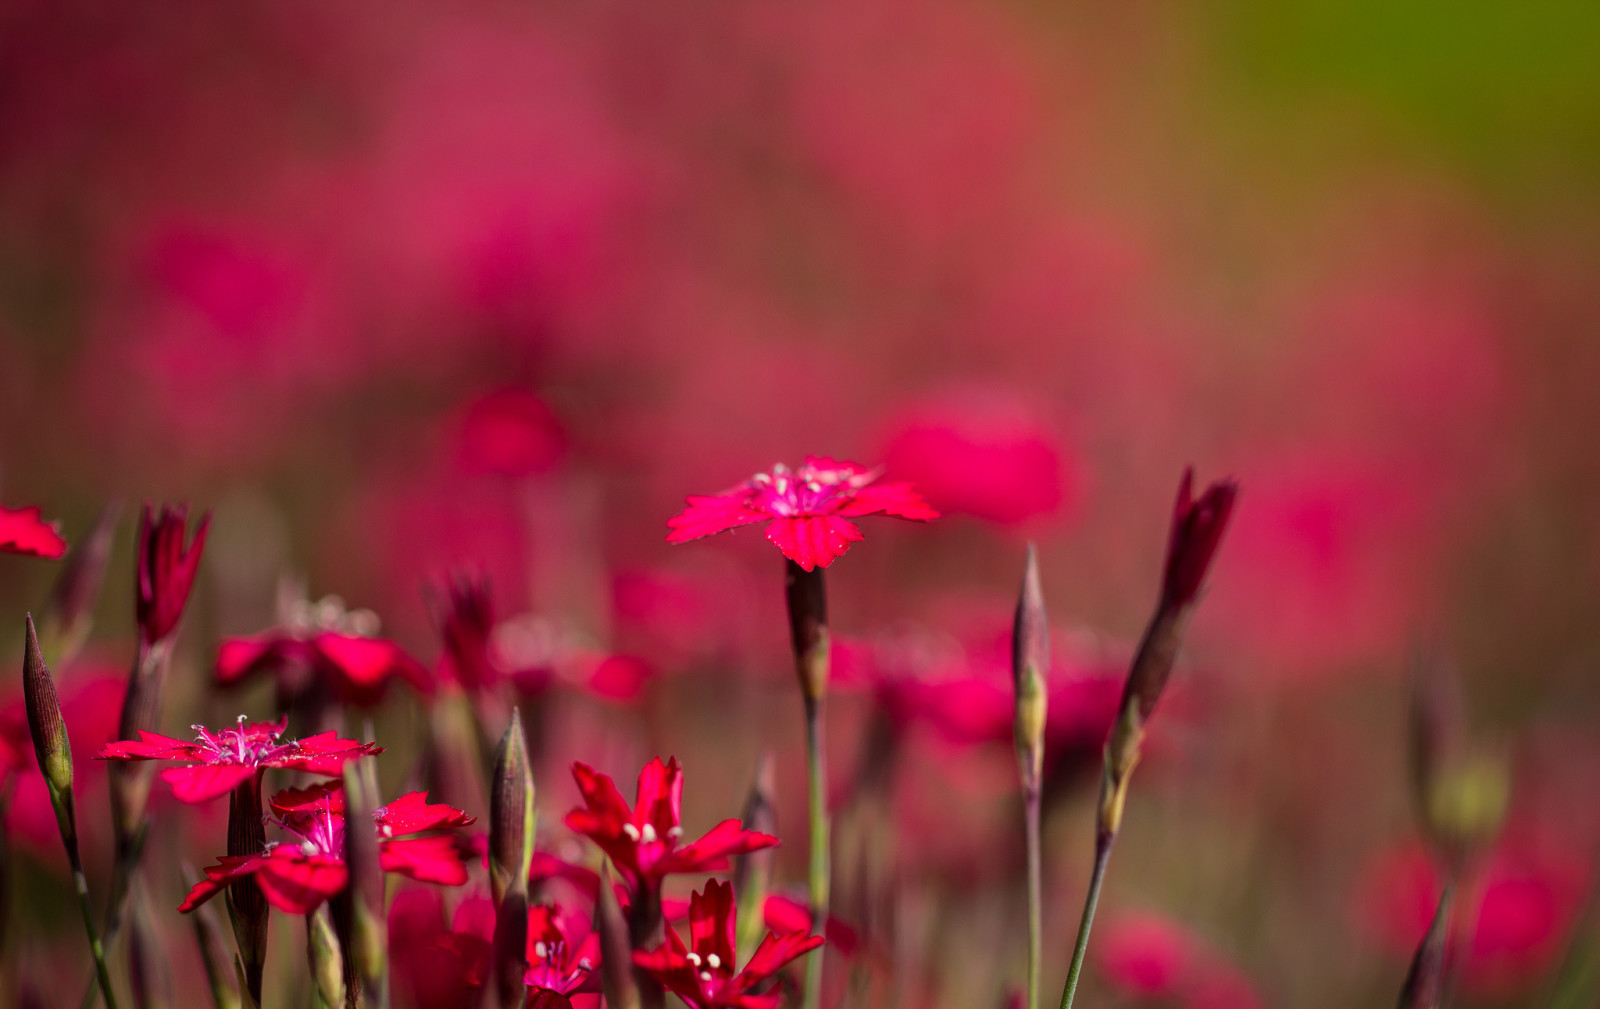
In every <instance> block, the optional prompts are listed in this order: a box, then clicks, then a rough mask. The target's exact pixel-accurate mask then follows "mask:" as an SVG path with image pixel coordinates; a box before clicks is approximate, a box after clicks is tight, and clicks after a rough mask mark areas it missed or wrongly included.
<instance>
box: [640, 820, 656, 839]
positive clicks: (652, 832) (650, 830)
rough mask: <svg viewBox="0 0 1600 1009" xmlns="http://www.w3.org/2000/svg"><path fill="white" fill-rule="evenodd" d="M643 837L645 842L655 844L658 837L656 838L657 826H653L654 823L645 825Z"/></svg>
mask: <svg viewBox="0 0 1600 1009" xmlns="http://www.w3.org/2000/svg"><path fill="white" fill-rule="evenodd" d="M643 837H644V840H645V842H646V843H647V844H649V843H654V842H655V841H656V840H657V837H656V825H655V824H653V823H647V824H645V825H644V833H643Z"/></svg>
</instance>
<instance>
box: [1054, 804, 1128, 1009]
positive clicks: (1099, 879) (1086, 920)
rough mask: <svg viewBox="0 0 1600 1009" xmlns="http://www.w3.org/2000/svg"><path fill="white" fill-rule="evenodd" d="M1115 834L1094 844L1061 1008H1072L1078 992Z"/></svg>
mask: <svg viewBox="0 0 1600 1009" xmlns="http://www.w3.org/2000/svg"><path fill="white" fill-rule="evenodd" d="M1116 839H1117V836H1116V835H1115V834H1102V835H1101V836H1100V837H1098V838H1096V840H1095V845H1094V872H1093V873H1092V874H1091V875H1090V876H1089V893H1088V895H1087V896H1085V897H1084V899H1083V920H1082V921H1080V922H1078V941H1077V944H1076V945H1074V946H1073V947H1072V966H1070V967H1068V968H1067V984H1066V987H1065V988H1063V989H1062V990H1061V1009H1072V996H1074V995H1076V994H1077V992H1078V974H1079V972H1081V971H1082V970H1083V955H1084V953H1086V952H1087V951H1088V949H1089V928H1090V926H1092V925H1093V924H1094V909H1095V906H1096V905H1097V904H1099V903H1100V885H1101V884H1102V883H1104V882H1105V880H1106V863H1107V862H1108V861H1110V859H1111V845H1112V843H1113V842H1115V841H1116Z"/></svg>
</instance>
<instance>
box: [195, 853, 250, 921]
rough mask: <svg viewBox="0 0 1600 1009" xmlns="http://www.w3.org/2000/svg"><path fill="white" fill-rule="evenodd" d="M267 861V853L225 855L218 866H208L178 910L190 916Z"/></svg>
mask: <svg viewBox="0 0 1600 1009" xmlns="http://www.w3.org/2000/svg"><path fill="white" fill-rule="evenodd" d="M266 861H267V855H266V854H265V853H262V854H258V855H223V856H222V857H221V858H219V859H217V864H216V865H208V866H206V875H205V878H204V879H202V880H201V881H200V882H198V883H196V884H195V885H194V887H193V888H192V889H190V891H189V893H188V895H187V896H186V897H184V898H183V903H182V904H179V905H178V910H179V911H182V912H183V913H184V914H188V913H189V912H190V911H193V910H194V909H195V908H197V907H199V906H200V905H201V904H204V903H205V902H206V901H208V900H210V899H211V898H212V897H215V896H216V895H217V894H219V893H221V892H222V888H223V887H225V886H227V885H228V884H229V883H231V882H233V881H234V880H236V879H239V878H240V877H242V876H248V875H250V874H252V873H254V872H257V871H259V870H260V869H261V867H262V865H263V864H265V863H266Z"/></svg>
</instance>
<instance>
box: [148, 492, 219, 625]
mask: <svg viewBox="0 0 1600 1009" xmlns="http://www.w3.org/2000/svg"><path fill="white" fill-rule="evenodd" d="M188 522H189V506H188V505H187V504H178V505H162V506H161V510H160V511H159V512H155V513H152V512H151V510H150V506H149V505H148V504H147V505H145V506H144V508H142V509H141V510H140V512H139V544H138V550H139V552H138V555H137V559H136V562H135V566H136V567H137V571H136V575H137V579H136V582H135V586H134V587H135V590H136V593H135V603H136V607H137V614H138V620H139V633H140V635H141V636H142V638H143V640H144V642H145V643H146V644H154V643H156V642H157V641H161V640H163V639H164V638H166V637H167V636H168V635H170V634H171V633H172V629H173V628H174V627H176V626H177V625H178V618H179V617H181V616H183V608H184V605H185V604H186V603H188V601H189V589H190V588H191V587H193V585H194V576H195V572H196V571H198V570H199V569H200V554H201V552H202V551H204V550H205V546H206V530H207V529H208V528H210V526H211V513H210V512H206V513H205V514H204V515H202V516H201V517H200V524H199V525H198V526H196V527H195V531H194V539H193V540H191V541H190V543H189V545H188V547H187V548H185V547H184V542H183V541H184V535H185V533H186V532H187V529H188Z"/></svg>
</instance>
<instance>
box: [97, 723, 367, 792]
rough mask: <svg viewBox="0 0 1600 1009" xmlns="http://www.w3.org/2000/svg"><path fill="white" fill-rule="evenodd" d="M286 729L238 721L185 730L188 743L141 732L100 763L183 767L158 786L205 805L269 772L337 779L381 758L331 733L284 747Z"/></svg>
mask: <svg viewBox="0 0 1600 1009" xmlns="http://www.w3.org/2000/svg"><path fill="white" fill-rule="evenodd" d="M287 725H288V718H287V717H284V718H280V719H278V720H277V721H276V722H247V721H245V717H244V716H243V715H240V716H239V724H238V727H236V728H232V729H222V730H221V731H219V732H212V731H211V730H210V729H207V728H206V727H205V726H203V725H193V726H190V728H192V729H194V731H195V732H196V733H197V734H198V735H196V736H195V739H194V742H192V743H185V742H183V741H182V740H180V739H172V738H171V737H169V736H162V735H159V734H157V733H154V732H145V731H144V730H142V729H141V730H140V731H139V738H138V739H136V740H133V739H130V740H124V741H122V742H118V743H107V744H106V746H105V748H104V749H103V750H101V751H100V757H101V759H103V760H181V761H185V762H187V763H188V764H190V765H191V766H189V767H169V768H167V769H166V770H165V771H162V772H161V780H162V781H165V782H166V783H167V784H169V785H171V786H172V794H173V795H175V796H177V797H178V798H179V799H181V800H182V801H184V802H205V801H207V800H208V799H215V798H216V797H217V796H219V795H226V794H228V793H229V792H231V791H232V790H233V788H234V786H236V785H239V784H242V783H243V782H245V781H247V780H248V779H249V778H250V776H251V775H252V774H257V773H259V772H261V771H263V770H265V769H267V768H269V767H281V768H283V769H285V770H289V771H305V772H306V773H307V774H326V775H328V776H330V777H337V776H338V775H339V774H342V773H343V771H344V765H345V762H346V761H348V760H355V759H357V758H360V757H365V756H368V755H370V754H377V753H382V752H383V747H381V746H379V745H378V744H377V743H358V742H356V741H355V740H354V739H340V738H338V736H337V735H336V734H335V733H333V732H319V733H317V734H316V735H315V736H307V737H306V738H305V739H300V740H291V741H289V742H283V741H282V736H283V730H284V728H285V727H286V726H287Z"/></svg>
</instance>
